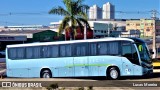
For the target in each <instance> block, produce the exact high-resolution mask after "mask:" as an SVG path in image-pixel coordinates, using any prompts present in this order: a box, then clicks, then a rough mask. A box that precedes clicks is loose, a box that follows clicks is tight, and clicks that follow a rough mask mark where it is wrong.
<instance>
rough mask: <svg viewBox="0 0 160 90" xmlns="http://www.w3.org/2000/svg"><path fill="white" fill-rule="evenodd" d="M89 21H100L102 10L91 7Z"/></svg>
mask: <svg viewBox="0 0 160 90" xmlns="http://www.w3.org/2000/svg"><path fill="white" fill-rule="evenodd" d="M89 19H102V8H100V7H98V6H97V5H93V6H92V7H90V8H89Z"/></svg>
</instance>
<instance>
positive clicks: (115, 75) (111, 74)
mask: <svg viewBox="0 0 160 90" xmlns="http://www.w3.org/2000/svg"><path fill="white" fill-rule="evenodd" d="M110 76H111V78H113V79H117V78H118V72H117V70H111V72H110Z"/></svg>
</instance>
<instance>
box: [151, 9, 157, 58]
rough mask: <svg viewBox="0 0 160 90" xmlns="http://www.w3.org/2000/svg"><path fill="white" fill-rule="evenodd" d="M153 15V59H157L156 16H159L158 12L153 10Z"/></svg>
mask: <svg viewBox="0 0 160 90" xmlns="http://www.w3.org/2000/svg"><path fill="white" fill-rule="evenodd" d="M151 13H152V19H153V24H152V26H153V52H154V54H153V56H152V58H156V57H157V52H156V14H157V11H156V10H152V11H151Z"/></svg>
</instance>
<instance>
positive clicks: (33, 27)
mask: <svg viewBox="0 0 160 90" xmlns="http://www.w3.org/2000/svg"><path fill="white" fill-rule="evenodd" d="M48 29H49V27H48V26H44V25H22V26H0V31H5V30H11V31H12V30H48Z"/></svg>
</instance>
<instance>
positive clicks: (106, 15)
mask: <svg viewBox="0 0 160 90" xmlns="http://www.w3.org/2000/svg"><path fill="white" fill-rule="evenodd" d="M114 18H115V6H114V5H112V4H111V3H109V2H108V3H106V4H103V19H114Z"/></svg>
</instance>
